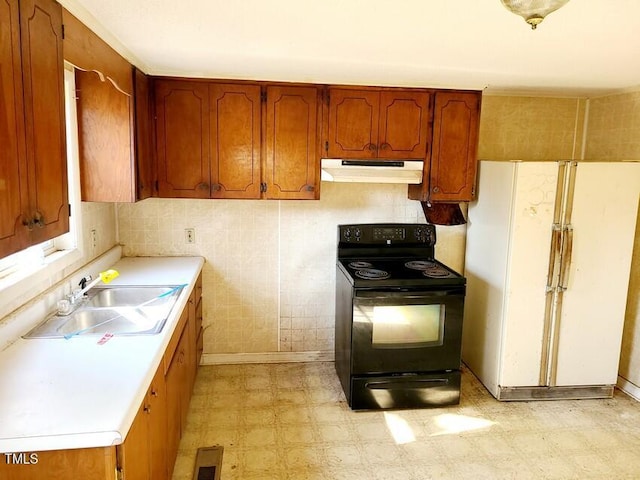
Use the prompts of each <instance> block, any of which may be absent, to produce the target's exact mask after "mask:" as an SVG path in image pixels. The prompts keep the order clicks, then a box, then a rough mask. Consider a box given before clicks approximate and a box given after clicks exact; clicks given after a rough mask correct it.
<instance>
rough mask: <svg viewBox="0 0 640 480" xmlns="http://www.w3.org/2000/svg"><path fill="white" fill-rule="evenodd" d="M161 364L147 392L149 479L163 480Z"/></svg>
mask: <svg viewBox="0 0 640 480" xmlns="http://www.w3.org/2000/svg"><path fill="white" fill-rule="evenodd" d="M162 367H163V366H162V363H161V364H160V366H159V367H158V371H157V372H156V374H155V376H154V377H153V380H152V381H151V386H150V387H149V392H148V394H147V403H148V405H149V409H150V412H149V414H150V415H149V478H150V479H153V480H165V479H167V478H168V473H167V451H168V450H167V388H166V385H165V378H164V370H163V368H162Z"/></svg>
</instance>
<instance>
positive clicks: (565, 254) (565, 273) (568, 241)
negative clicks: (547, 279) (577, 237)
mask: <svg viewBox="0 0 640 480" xmlns="http://www.w3.org/2000/svg"><path fill="white" fill-rule="evenodd" d="M564 230H565V232H566V235H565V239H564V241H563V242H562V256H561V258H560V262H561V264H562V267H561V268H560V278H559V280H558V289H559V290H560V291H561V292H566V291H567V288H568V287H569V267H570V266H571V255H572V254H573V226H572V225H567V226H566V227H565V228H564Z"/></svg>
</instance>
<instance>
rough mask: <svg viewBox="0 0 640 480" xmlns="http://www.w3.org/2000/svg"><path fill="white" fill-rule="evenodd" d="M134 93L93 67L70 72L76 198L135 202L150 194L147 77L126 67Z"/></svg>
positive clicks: (151, 151)
mask: <svg viewBox="0 0 640 480" xmlns="http://www.w3.org/2000/svg"><path fill="white" fill-rule="evenodd" d="M131 74H132V76H133V81H134V83H133V86H134V94H133V95H131V94H127V93H124V92H123V91H122V90H121V89H120V88H119V87H118V85H116V84H114V83H113V82H112V81H111V80H110V79H109V78H104V77H102V76H101V75H98V74H97V73H96V72H95V71H82V70H76V99H77V100H76V101H77V109H78V146H79V151H80V178H81V180H80V184H81V193H82V200H84V201H88V202H135V201H136V200H143V199H145V198H147V197H150V196H152V193H153V189H152V187H153V179H152V174H153V172H152V167H153V163H152V155H153V149H152V144H151V136H150V135H151V130H150V123H151V120H150V115H151V112H150V110H149V105H150V104H149V95H150V90H149V81H148V78H147V76H146V75H145V74H144V73H142V72H141V71H139V70H138V69H133V70H131Z"/></svg>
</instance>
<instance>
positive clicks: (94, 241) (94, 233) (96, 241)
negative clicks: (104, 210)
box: [91, 228, 98, 250]
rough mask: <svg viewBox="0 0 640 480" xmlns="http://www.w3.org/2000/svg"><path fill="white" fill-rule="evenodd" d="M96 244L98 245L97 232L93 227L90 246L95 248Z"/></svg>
mask: <svg viewBox="0 0 640 480" xmlns="http://www.w3.org/2000/svg"><path fill="white" fill-rule="evenodd" d="M97 246H98V233H97V232H96V229H95V228H94V229H93V230H91V248H93V249H94V250H95V249H96V247H97Z"/></svg>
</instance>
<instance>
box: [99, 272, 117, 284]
mask: <svg viewBox="0 0 640 480" xmlns="http://www.w3.org/2000/svg"><path fill="white" fill-rule="evenodd" d="M119 275H120V273H119V272H118V271H117V270H105V271H104V272H100V280H102V283H109V282H110V281H111V280H113V279H114V278H116V277H118V276H119Z"/></svg>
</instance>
